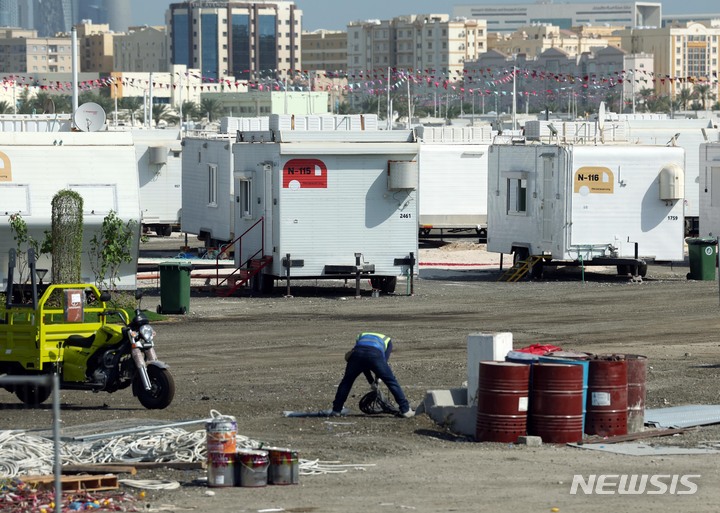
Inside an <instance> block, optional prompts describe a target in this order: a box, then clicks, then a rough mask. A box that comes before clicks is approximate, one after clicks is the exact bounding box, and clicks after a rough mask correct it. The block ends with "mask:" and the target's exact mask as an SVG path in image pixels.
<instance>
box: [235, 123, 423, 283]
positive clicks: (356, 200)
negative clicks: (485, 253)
mask: <svg viewBox="0 0 720 513" xmlns="http://www.w3.org/2000/svg"><path fill="white" fill-rule="evenodd" d="M271 124H272V120H271ZM239 139H240V140H242V141H244V142H239V143H237V144H235V145H234V146H233V156H234V163H235V187H234V190H235V232H236V235H237V236H238V237H239V240H238V241H237V242H236V244H235V262H236V265H237V266H238V267H245V263H246V262H248V261H250V260H253V259H257V258H260V257H262V256H265V257H272V261H271V262H270V264H269V265H268V266H267V267H266V268H265V269H263V273H264V278H265V279H277V278H280V279H283V278H287V279H290V278H293V279H297V278H334V277H342V276H344V277H351V276H353V275H355V273H356V271H358V272H362V273H363V275H365V274H367V275H369V277H370V279H371V281H372V282H373V286H374V287H375V288H378V289H381V290H383V291H386V292H392V291H393V290H394V287H395V282H396V279H397V277H398V276H403V275H405V276H409V274H410V273H412V274H413V275H414V274H416V273H417V255H418V229H417V227H418V223H417V216H418V201H417V194H418V192H417V188H418V167H417V162H418V152H419V144H418V142H417V141H416V137H415V134H414V132H412V131H410V130H393V131H382V130H367V131H363V130H358V131H354V130H350V131H299V130H277V131H272V132H263V133H259V132H258V133H243V134H239ZM252 141H255V142H252ZM412 258H414V262H413V260H412ZM409 262H411V263H409Z"/></svg>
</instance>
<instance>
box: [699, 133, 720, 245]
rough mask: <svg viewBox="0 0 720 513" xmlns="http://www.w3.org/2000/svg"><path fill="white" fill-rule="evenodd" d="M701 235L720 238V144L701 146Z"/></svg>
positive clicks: (704, 144)
mask: <svg viewBox="0 0 720 513" xmlns="http://www.w3.org/2000/svg"><path fill="white" fill-rule="evenodd" d="M699 235H700V237H718V236H720V142H713V143H703V144H701V145H700V231H699Z"/></svg>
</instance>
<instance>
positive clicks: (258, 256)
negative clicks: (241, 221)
mask: <svg viewBox="0 0 720 513" xmlns="http://www.w3.org/2000/svg"><path fill="white" fill-rule="evenodd" d="M258 227H259V229H260V230H261V234H260V241H261V243H260V248H259V249H258V250H257V251H255V252H254V253H252V255H251V256H250V257H248V258H247V260H245V261H244V262H242V263H241V264H240V266H239V267H238V268H237V269H235V270H234V271H233V272H232V273H230V274H229V275H227V276H225V277H223V278H222V279H220V271H219V269H220V258H221V257H222V256H223V254H225V253H227V252H228V251H230V250H231V249H232V248H234V247H235V243H238V251H239V252H238V254H240V255H242V254H243V251H242V244H243V238H244V237H246V236H247V235H248V234H249V233H250V232H252V231H253V230H256V229H258ZM264 240H265V218H264V217H261V218H260V219H258V221H257V222H256V223H255V224H253V225H252V226H251V227H250V228H248V229H247V230H245V231H244V232H243V233H242V234H241V235H240V236H238V237H236V238H235V239H233V240H232V241H231V242H230V243H228V244H226V245H225V246H224V247H223V248H222V249H221V251H219V252H218V254H217V255H216V270H217V271H216V275H215V293H216V294H217V295H218V296H224V297H228V296H231V295H233V294H234V293H235V292H236V291H237V290H239V289H241V288H242V287H244V286H245V285H247V283H248V282H249V281H250V280H251V279H252V278H253V277H254V276H257V275H258V274H260V273H261V272H262V270H263V269H264V268H265V267H267V266H268V265H270V263H271V262H272V255H266V254H265V244H264V242H263V241H264Z"/></svg>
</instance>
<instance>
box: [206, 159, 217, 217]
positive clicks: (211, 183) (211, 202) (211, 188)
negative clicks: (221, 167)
mask: <svg viewBox="0 0 720 513" xmlns="http://www.w3.org/2000/svg"><path fill="white" fill-rule="evenodd" d="M208 206H211V207H216V206H217V165H216V164H209V165H208Z"/></svg>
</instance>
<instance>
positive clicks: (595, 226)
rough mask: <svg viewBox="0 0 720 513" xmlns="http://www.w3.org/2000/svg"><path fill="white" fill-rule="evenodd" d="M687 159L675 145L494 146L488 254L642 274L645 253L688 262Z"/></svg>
mask: <svg viewBox="0 0 720 513" xmlns="http://www.w3.org/2000/svg"><path fill="white" fill-rule="evenodd" d="M683 161H684V150H683V149H682V148H679V147H668V146H640V145H616V144H605V145H563V144H532V145H530V144H528V145H493V146H491V147H490V158H489V167H490V170H489V183H488V189H489V190H488V239H487V248H488V251H493V252H498V253H514V255H515V260H516V261H517V260H526V259H527V258H528V256H531V255H544V256H545V257H546V258H548V259H551V260H555V261H561V262H576V263H578V262H581V263H584V264H588V265H596V264H602V265H618V271H619V272H621V271H622V270H624V271H628V270H629V269H628V267H627V266H631V267H634V270H637V271H638V272H639V273H640V274H641V275H642V274H644V272H645V268H646V266H645V265H644V262H643V260H644V259H654V260H661V261H679V260H683V258H684V247H683V238H684V227H683V217H682V215H683V188H684V186H683V184H684V179H683V170H682V162H683ZM534 271H537V272H541V271H542V268H541V266H538V267H537V269H535V268H534Z"/></svg>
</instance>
